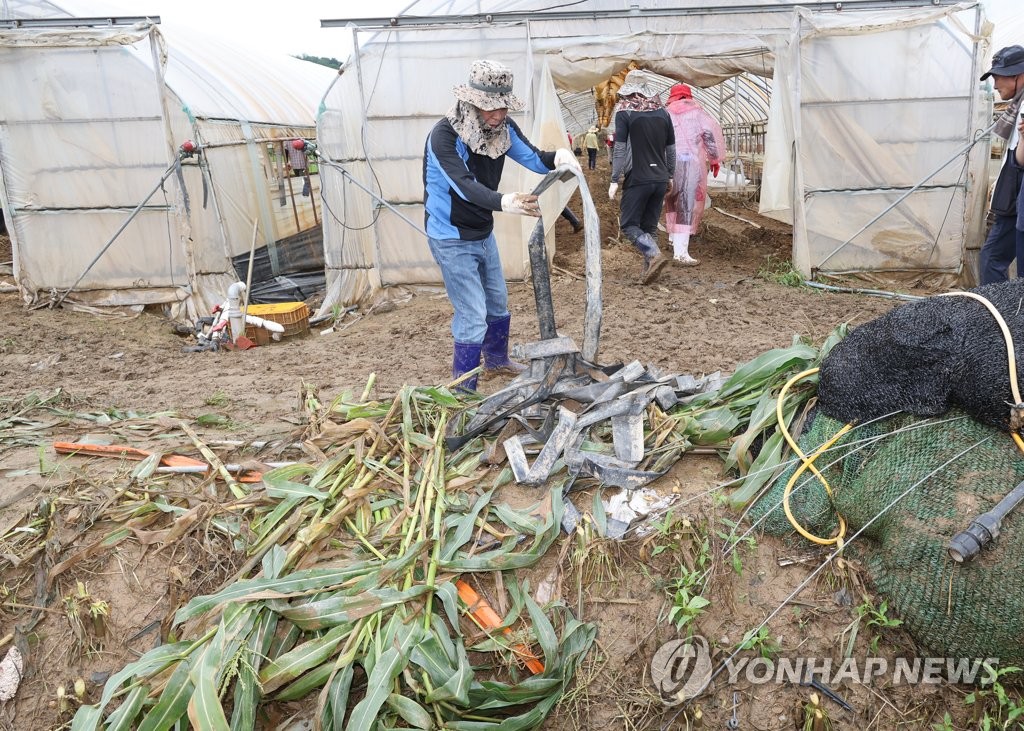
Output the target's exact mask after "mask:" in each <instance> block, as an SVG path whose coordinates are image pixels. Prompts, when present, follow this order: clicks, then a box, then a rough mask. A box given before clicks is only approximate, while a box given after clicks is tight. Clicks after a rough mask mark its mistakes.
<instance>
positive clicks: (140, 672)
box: [72, 642, 192, 731]
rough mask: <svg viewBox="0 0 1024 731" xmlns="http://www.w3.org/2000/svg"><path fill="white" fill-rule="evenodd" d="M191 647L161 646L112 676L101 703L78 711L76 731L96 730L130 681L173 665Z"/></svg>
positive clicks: (182, 644)
mask: <svg viewBox="0 0 1024 731" xmlns="http://www.w3.org/2000/svg"><path fill="white" fill-rule="evenodd" d="M191 647H192V644H191V643H189V642H176V643H171V644H168V645H160V646H159V647H155V648H153V649H152V650H150V651H149V652H147V653H146V654H145V655H143V656H142V657H140V658H139V659H138V660H136V661H135V662H133V663H129V664H128V665H126V666H125V667H124V668H123V669H121V670H120V671H119V672H117V673H115V674H114V675H112V676H111V677H110V678H109V679H108V680H107V682H106V685H104V686H103V695H102V697H101V698H100V702H99V703H98V704H96V705H92V706H82V707H81V708H79V709H78V712H77V713H76V714H75V718H74V720H73V723H72V726H73V727H74V728H75V731H79V729H90V730H91V729H94V728H95V726H96V724H97V723H98V722H99V719H100V718H101V717H102V715H103V709H104V708H106V707H107V704H108V703H110V701H111V700H112V699H113V698H114V694H115V693H116V692H117V691H118V690H120V689H121V686H122V685H124V684H125V682H127V681H128V680H129V679H131V678H133V677H139V678H144V677H147V676H150V675H153V674H155V673H157V672H159V671H161V670H163V669H164V668H166V667H167V666H168V665H170V664H171V663H174V662H177V661H179V660H182V659H183V658H184V657H186V655H185V654H184V653H185V652H186V651H187V650H188V649H189V648H191ZM79 714H82V720H79ZM93 719H94V720H93ZM90 721H92V725H91V726H90V725H89V723H90ZM76 723H77V724H79V726H77V727H75V726H74V724H76Z"/></svg>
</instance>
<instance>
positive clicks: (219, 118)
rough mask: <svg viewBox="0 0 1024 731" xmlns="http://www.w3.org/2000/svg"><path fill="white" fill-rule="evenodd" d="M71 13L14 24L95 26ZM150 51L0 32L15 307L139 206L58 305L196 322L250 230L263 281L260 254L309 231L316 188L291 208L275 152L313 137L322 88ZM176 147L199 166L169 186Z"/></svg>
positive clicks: (231, 63) (232, 63) (319, 81)
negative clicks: (148, 308)
mask: <svg viewBox="0 0 1024 731" xmlns="http://www.w3.org/2000/svg"><path fill="white" fill-rule="evenodd" d="M73 6H74V7H73V8H71V10H73V11H74V12H73V13H72V12H69V9H64V8H60V7H57V6H56V5H54V4H51V3H36V4H29V5H19V7H20V8H21V10H22V11H24V12H25V14H26V15H27V16H28V17H70V16H72V15H74V16H89V15H91V14H95V13H90V12H89V10H90V8H89V5H88V3H73ZM14 11H15V12H17V11H18V8H14ZM164 38H165V36H164V34H163V33H162V32H161V30H158V29H157V28H156V27H155V26H150V25H148V24H146V25H143V26H139V27H136V28H130V29H126V28H116V27H111V28H93V29H86V28H67V29H53V28H46V29H43V28H32V27H22V28H17V29H12V30H8V31H2V32H0V86H2V88H4V89H5V90H9V93H8V94H6V95H5V102H4V111H5V114H4V117H5V118H4V120H2V121H0V171H2V176H0V201H2V203H3V207H4V215H5V217H6V219H7V223H8V228H9V230H10V231H11V238H12V245H13V248H14V259H15V277H16V279H17V281H18V283H19V286H20V287H21V289H22V292H23V295H24V296H25V298H26V300H28V301H40V300H45V299H46V298H47V297H52V296H55V294H56V293H57V292H60V291H62V290H64V289H66V288H67V287H69V286H70V285H71V284H72V283H73V282H74V281H75V280H76V279H77V278H78V277H79V276H80V275H81V274H82V273H83V272H84V271H85V270H86V267H87V266H88V265H89V263H90V262H91V261H92V260H93V259H94V257H96V256H97V254H99V252H100V251H101V250H102V249H103V247H104V245H105V244H106V243H107V242H108V241H109V240H110V239H111V238H112V237H113V236H114V234H115V232H116V231H117V229H118V228H119V227H120V226H122V225H123V224H124V222H125V221H126V219H127V218H128V216H129V214H130V213H131V212H132V211H133V209H134V208H135V207H136V206H137V205H139V204H140V203H141V202H142V201H143V199H144V198H145V197H146V195H147V194H148V193H150V192H151V191H154V190H155V194H154V195H153V197H152V198H150V200H149V201H148V202H147V203H146V205H145V206H143V207H142V209H141V210H140V212H139V213H138V215H137V216H136V217H135V218H134V219H133V220H132V221H131V222H130V223H128V224H127V226H126V227H125V228H124V231H123V233H122V234H120V236H118V237H117V239H116V240H115V241H114V243H113V244H112V245H111V246H110V248H109V249H108V250H107V251H106V253H104V254H103V255H102V256H100V258H99V259H98V260H97V261H96V263H95V265H94V266H93V267H92V269H90V270H89V272H88V273H87V274H86V275H85V277H84V278H83V279H82V281H81V283H80V284H79V285H78V287H77V288H76V291H75V292H74V293H72V294H71V295H70V296H69V297H68V302H70V303H73V304H85V305H126V304H151V303H161V302H162V303H165V304H170V305H174V304H175V303H179V302H185V303H186V304H187V314H188V315H190V316H192V315H195V314H198V313H207V312H208V311H209V308H210V307H211V306H212V305H213V304H215V303H218V302H220V301H221V300H222V299H223V297H224V292H225V291H226V287H227V285H228V284H230V283H231V282H233V281H235V280H236V278H237V277H236V274H235V272H234V271H233V269H232V265H231V258H232V257H234V256H237V255H239V254H243V253H244V254H245V255H246V256H247V255H248V252H249V250H250V247H251V246H252V245H253V229H254V224H255V226H256V245H257V247H258V248H261V247H267V248H268V249H269V251H268V257H269V259H270V260H271V262H272V263H273V264H274V266H277V263H278V262H277V261H276V260H277V258H278V257H277V256H276V253H275V250H274V249H275V242H277V241H281V240H285V239H288V238H289V237H292V236H295V235H296V234H298V233H299V232H302V231H307V230H310V229H315V228H318V226H319V221H320V218H321V216H322V214H323V211H322V210H321V205H320V201H319V199H318V195H319V177H318V176H316V175H313V176H311V178H312V183H313V195H311V196H308V197H304V196H302V195H301V191H302V186H303V182H304V181H303V180H302V179H301V178H291V177H289V176H288V175H287V170H286V168H285V159H286V158H285V154H284V152H285V149H284V145H285V143H286V142H288V141H290V140H291V139H294V138H299V137H301V138H308V139H313V138H314V137H315V115H316V111H317V109H318V106H319V102H320V99H321V98H322V96H323V93H324V91H325V90H326V89H327V88H328V87H329V85H330V83H331V82H332V81H333V79H334V78H336V76H337V73H336V72H335V71H332V70H331V69H328V68H325V67H322V66H317V65H315V64H311V63H307V62H302V61H299V60H297V59H292V58H289V57H282V58H273V57H270V58H268V57H266V55H265V54H260V53H258V52H255V51H251V50H248V49H237V48H232V47H229V46H225V45H224V44H223V43H221V42H220V41H219V40H217V39H212V38H210V37H208V36H202V35H201V34H200V35H196V34H194V33H190V32H188V31H176V32H174V34H173V35H171V36H169V40H167V41H165V40H164ZM185 139H194V140H196V141H197V142H198V143H200V145H202V147H203V152H202V154H201V155H199V156H197V157H194V158H191V159H186V160H184V161H183V162H182V165H181V169H180V171H175V170H173V169H172V164H173V163H174V162H175V160H176V159H177V152H178V147H179V145H180V144H181V143H182V142H183V141H184V140H185ZM167 171H170V172H169V175H168V177H167V179H166V180H165V182H164V184H163V185H162V186H160V187H157V184H158V181H159V180H160V178H161V175H162V174H163V173H165V172H167ZM182 184H184V187H183V185H182ZM317 246H319V243H318V244H317ZM315 254H316V257H315V258H316V259H318V260H319V259H320V252H319V251H316V252H315ZM173 311H174V312H175V314H177V313H179V312H180V313H181V314H185V313H186V311H181V310H173Z"/></svg>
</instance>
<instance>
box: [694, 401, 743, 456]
mask: <svg viewBox="0 0 1024 731" xmlns="http://www.w3.org/2000/svg"><path fill="white" fill-rule="evenodd" d="M739 426H740V420H739V417H737V416H736V414H734V413H733V412H732V410H731V409H730V408H729V407H728V406H719V407H718V408H715V409H709V410H708V411H704V412H702V413H700V414H698V415H697V417H696V418H695V419H694V420H693V422H691V428H690V429H688V430H687V431H686V435H687V436H688V437H690V441H691V442H693V443H694V444H699V445H704V446H714V445H716V444H721V443H722V442H724V441H726V440H727V439H728V438H729V437H730V436H732V433H733V432H734V431H736V430H737V429H738V428H739Z"/></svg>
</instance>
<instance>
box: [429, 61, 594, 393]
mask: <svg viewBox="0 0 1024 731" xmlns="http://www.w3.org/2000/svg"><path fill="white" fill-rule="evenodd" d="M453 91H454V93H455V99H456V101H455V105H454V106H453V107H452V108H451V110H449V112H448V114H447V115H446V116H445V117H444V118H443V119H441V120H440V121H439V122H438V123H437V124H435V125H434V127H433V129H431V130H430V134H429V135H428V136H427V142H426V147H425V149H424V154H423V187H424V201H423V205H424V208H425V217H426V229H427V242H428V243H429V245H430V252H431V254H432V255H433V257H434V261H436V262H437V265H438V266H439V267H440V268H441V274H442V276H443V277H444V287H445V291H446V292H447V293H448V299H449V300H450V301H451V303H452V308H453V309H454V310H455V313H454V316H453V317H452V335H453V336H454V338H455V353H454V357H453V361H452V375H453V376H455V377H458V376H460V375H462V374H464V373H468V372H469V371H471V370H473V369H474V368H477V367H478V366H479V365H480V358H481V355H482V356H483V361H484V368H485V369H486V370H488V371H492V372H493V371H497V372H506V373H516V372H519V371H521V370H523V366H521V365H520V364H518V363H515V362H514V361H511V360H509V357H508V337H509V324H510V322H511V317H512V316H511V315H510V314H509V311H508V290H507V288H506V286H505V276H504V274H503V273H502V268H501V259H500V258H499V256H498V244H497V241H496V240H495V238H494V212H495V211H504V212H505V213H513V214H517V215H521V216H534V217H539V216H540V204H539V203H538V202H537V196H535V195H530V194H528V193H505V194H504V195H502V194H501V193H498V192H497V190H498V183H499V182H500V181H501V172H502V169H503V168H504V165H505V158H506V157H510V158H512V159H513V160H515V161H516V162H518V163H519V164H520V165H522V166H524V167H526V168H528V169H529V170H532V171H534V172H536V173H540V174H544V173H547V172H549V171H550V170H554V169H555V168H556V167H558V166H563V165H564V166H568V167H571V168H573V169H574V170H577V171H578V170H579V169H580V164H579V162H578V161H577V160H576V156H575V155H573V154H572V151H571V150H569V149H565V148H562V149H559V150H556V151H554V152H543V151H541V150H538V149H537V148H536V147H534V146H533V145H532V144H531V143H530V141H529V140H528V139H526V135H524V134H523V131H522V130H521V129H519V125H518V124H516V123H515V121H513V120H512V119H511V118H510V117H508V116H507V115H508V112H509V110H519V109H522V102H520V101H519V99H518V98H516V96H515V95H514V94H513V93H512V71H511V69H509V68H508V67H506V66H504V65H502V64H500V63H497V62H495V61H486V60H481V61H474V62H473V64H472V65H471V67H470V71H469V83H468V84H462V85H460V86H456V87H455V88H454V90H453ZM476 386H477V379H476V378H475V377H473V378H471V379H468V380H466V381H464V382H463V387H464V388H466V389H470V390H475V389H476Z"/></svg>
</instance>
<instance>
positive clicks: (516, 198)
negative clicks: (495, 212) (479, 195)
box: [501, 193, 540, 218]
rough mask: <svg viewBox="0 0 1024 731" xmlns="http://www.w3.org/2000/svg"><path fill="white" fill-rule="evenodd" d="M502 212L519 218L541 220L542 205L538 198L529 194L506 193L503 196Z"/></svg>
mask: <svg viewBox="0 0 1024 731" xmlns="http://www.w3.org/2000/svg"><path fill="white" fill-rule="evenodd" d="M501 210H503V211H504V212H505V213H514V214H516V215H517V216H533V217H534V218H540V203H539V202H538V201H537V196H535V195H530V194H529V193H505V195H503V196H501Z"/></svg>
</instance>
